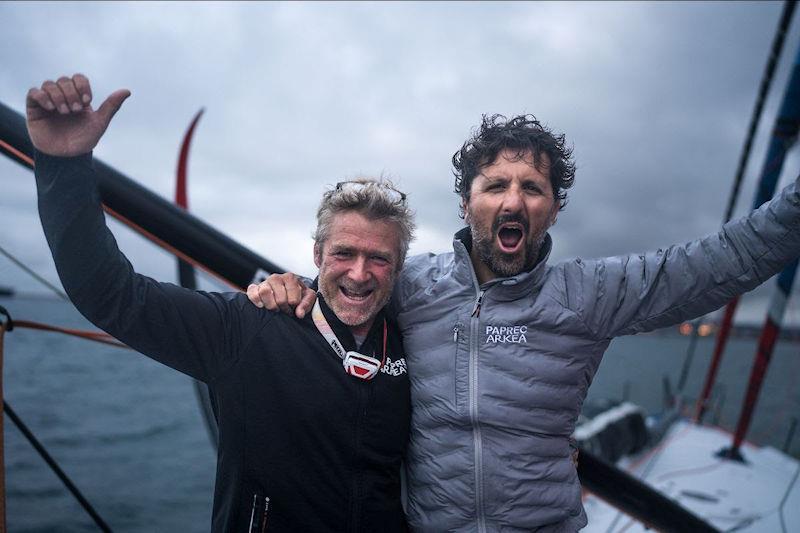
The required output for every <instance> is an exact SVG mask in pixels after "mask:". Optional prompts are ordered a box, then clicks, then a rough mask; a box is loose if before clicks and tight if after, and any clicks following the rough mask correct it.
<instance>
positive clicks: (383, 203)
mask: <svg viewBox="0 0 800 533" xmlns="http://www.w3.org/2000/svg"><path fill="white" fill-rule="evenodd" d="M347 183H359V184H363V185H364V187H360V188H358V189H352V188H340V187H338V186H336V187H334V188H333V189H331V190H329V191H326V192H325V194H324V195H322V202H320V204H319V209H317V229H316V230H315V231H314V233H313V234H312V235H311V236H312V238H313V239H314V241H315V242H316V244H317V245H322V244H323V243H324V242H325V241H326V240H328V238H329V237H330V231H331V225H332V224H333V219H334V217H335V216H336V215H338V214H340V213H345V212H348V211H356V212H358V213H360V214H361V215H363V216H365V217H366V218H368V219H370V220H386V221H388V222H393V223H394V224H395V225H396V226H397V230H398V236H399V237H400V250H399V252H400V256H399V257H398V264H397V269H398V270H400V268H401V267H402V266H403V262H405V259H406V254H407V253H408V246H409V244H411V241H412V240H413V239H414V229H415V227H416V225H415V223H414V212H413V211H412V210H411V209H409V207H408V205H407V204H406V202H405V200H403V201H398V200H397V199H396V198H392V196H393V194H392V192H396V193H397V194H402V193H400V191H398V190H397V188H396V187H395V186H394V184H393V183H392V182H391V181H390V180H389V179H387V178H383V177H381V178H378V179H376V178H366V177H361V178H356V179H353V180H349V181H348V182H347ZM403 198H405V196H404V195H403Z"/></svg>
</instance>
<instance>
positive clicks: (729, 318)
mask: <svg viewBox="0 0 800 533" xmlns="http://www.w3.org/2000/svg"><path fill="white" fill-rule="evenodd" d="M796 6H797V1H796V0H786V1H785V2H784V4H783V12H782V13H781V18H780V21H779V22H778V28H777V30H776V32H775V37H774V38H773V41H772V48H771V51H770V56H769V60H768V61H767V66H766V69H765V70H764V75H763V76H762V77H761V85H760V87H759V91H758V98H757V99H756V105H755V108H753V114H752V116H751V117H750V126H749V128H748V131H747V139H746V140H745V143H744V147H743V148H742V153H741V155H740V156H739V165H738V167H737V169H736V177H735V179H734V181H733V189H732V190H731V195H730V197H729V198H728V207H727V209H726V210H725V218H724V220H723V224H724V223H726V222H728V221H729V220H730V219H731V217H732V216H733V211H734V208H735V207H736V201H737V199H738V197H739V190H740V188H741V184H742V179H743V177H744V172H745V170H746V168H747V162H748V160H749V159H750V151H751V149H752V146H753V139H754V138H755V134H756V130H757V129H758V123H759V120H760V118H761V113H762V111H763V109H764V103H765V102H766V99H767V95H768V94H769V88H770V86H771V85H772V80H773V77H774V74H775V68H776V66H777V64H778V60H779V59H780V56H781V52H782V51H783V44H784V41H785V40H786V34H787V33H788V30H789V25H790V23H791V20H792V15H793V14H794V9H795V7H796ZM798 60H800V56H798V58H797V59H796V60H795V66H794V70H793V71H792V80H795V78H796V77H797V76H798V71H797V67H798V63H797V61H798ZM790 86H791V82H790ZM789 96H790V91H789V90H788V89H787V92H786V96H785V97H784V103H783V105H782V106H781V113H780V115H779V117H778V120H777V121H776V123H775V127H774V129H773V133H772V142H771V143H770V147H769V153H768V154H767V160H766V163H765V165H764V169H763V171H762V173H761V178H760V181H759V187H758V192H757V194H756V197H755V200H754V202H753V208H754V209H755V208H758V207H759V206H760V205H761V204H763V203H764V202H766V201H767V200H769V199H770V198H772V196H773V195H774V194H775V186H776V184H777V181H778V177H779V176H780V170H781V168H782V167H783V160H784V158H785V156H786V152H787V151H788V149H789V147H790V146H791V141H793V140H794V137H795V136H796V135H797V129H796V127H795V130H794V133H791V132H788V131H787V132H786V133H784V132H783V131H782V127H783V124H782V122H781V117H782V116H783V110H784V107H785V106H786V105H787V98H788V97H789ZM795 101H796V100H795ZM787 141H789V142H788V144H787ZM738 305H739V297H738V296H737V297H736V298H734V299H733V300H731V301H730V302H729V303H728V305H727V306H725V313H724V315H723V317H722V322H721V323H720V327H719V331H718V333H717V339H716V343H715V346H714V355H713V356H712V359H711V364H710V366H709V368H708V373H707V374H706V379H705V383H704V384H703V389H702V392H701V393H700V397H699V398H698V400H697V406H696V408H695V421H696V422H698V423H699V422H702V421H703V415H704V414H705V412H706V410H707V408H708V398H709V396H710V395H711V389H712V388H713V387H714V382H715V381H716V378H717V371H718V370H719V364H720V362H721V361H722V356H723V353H724V352H725V345H726V344H727V342H728V336H729V335H730V330H731V326H732V325H733V317H734V315H735V314H736V307H737V306H738Z"/></svg>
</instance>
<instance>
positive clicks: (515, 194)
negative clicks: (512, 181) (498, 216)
mask: <svg viewBox="0 0 800 533" xmlns="http://www.w3.org/2000/svg"><path fill="white" fill-rule="evenodd" d="M523 206H524V201H523V198H522V189H521V188H520V187H517V186H514V187H509V188H508V190H507V191H506V192H505V195H504V196H503V212H504V213H519V212H521V211H522V210H523Z"/></svg>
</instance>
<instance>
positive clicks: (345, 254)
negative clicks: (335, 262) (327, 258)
mask: <svg viewBox="0 0 800 533" xmlns="http://www.w3.org/2000/svg"><path fill="white" fill-rule="evenodd" d="M331 255H332V256H333V257H336V258H339V259H347V258H349V257H352V256H353V253H352V252H350V251H349V250H334V251H333V252H331Z"/></svg>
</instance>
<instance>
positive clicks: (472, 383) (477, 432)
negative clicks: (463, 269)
mask: <svg viewBox="0 0 800 533" xmlns="http://www.w3.org/2000/svg"><path fill="white" fill-rule="evenodd" d="M485 292H486V291H485V290H483V289H481V290H480V291H479V292H478V297H477V298H476V300H475V307H473V309H472V315H471V316H470V338H469V418H470V422H471V423H472V440H473V446H474V451H475V511H476V518H477V521H478V531H479V532H480V533H483V532H485V531H486V517H485V516H484V510H483V440H482V438H481V426H480V424H479V423H478V333H479V332H478V326H479V325H480V318H479V317H480V314H481V303H482V302H483V295H484V294H485Z"/></svg>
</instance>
